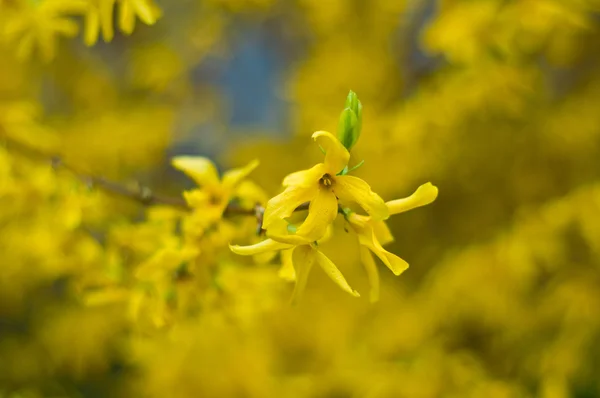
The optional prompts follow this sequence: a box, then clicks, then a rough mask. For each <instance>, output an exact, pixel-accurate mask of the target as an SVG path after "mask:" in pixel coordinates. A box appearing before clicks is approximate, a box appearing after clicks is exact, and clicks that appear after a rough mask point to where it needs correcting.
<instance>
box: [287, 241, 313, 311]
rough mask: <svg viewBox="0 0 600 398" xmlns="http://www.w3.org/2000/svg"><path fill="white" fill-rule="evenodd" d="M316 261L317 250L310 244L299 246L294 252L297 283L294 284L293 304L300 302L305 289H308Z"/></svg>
mask: <svg viewBox="0 0 600 398" xmlns="http://www.w3.org/2000/svg"><path fill="white" fill-rule="evenodd" d="M314 263H315V251H314V250H313V249H312V248H311V247H310V246H308V245H305V246H298V247H297V248H296V249H295V250H294V253H293V264H294V269H295V272H296V284H295V285H294V292H293V293H292V299H291V302H292V304H296V303H298V301H299V300H300V298H301V297H302V294H303V293H304V290H305V289H306V282H307V281H308V275H309V274H310V270H311V269H312V266H313V264H314Z"/></svg>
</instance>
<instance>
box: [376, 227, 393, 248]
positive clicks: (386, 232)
mask: <svg viewBox="0 0 600 398" xmlns="http://www.w3.org/2000/svg"><path fill="white" fill-rule="evenodd" d="M371 226H372V227H373V232H374V233H375V237H376V238H377V240H378V241H379V243H380V244H381V245H382V246H383V245H387V244H388V243H391V242H393V241H394V235H392V232H391V231H390V228H389V227H388V226H387V224H386V222H385V221H371Z"/></svg>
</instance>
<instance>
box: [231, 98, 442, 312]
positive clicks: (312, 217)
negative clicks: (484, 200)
mask: <svg viewBox="0 0 600 398" xmlns="http://www.w3.org/2000/svg"><path fill="white" fill-rule="evenodd" d="M346 105H347V107H346V108H345V109H344V111H342V114H341V116H340V129H339V131H338V137H339V138H338V137H336V136H334V135H333V134H331V133H329V132H327V131H317V132H316V133H314V134H313V135H312V138H313V139H314V141H315V142H316V143H317V144H318V145H319V147H320V148H321V150H322V151H323V153H324V160H323V162H322V163H318V164H316V165H315V166H313V167H312V168H310V169H308V170H302V171H298V172H295V173H292V174H290V175H288V176H287V177H285V178H284V180H283V187H284V191H283V192H282V193H280V194H279V195H277V196H275V197H273V198H271V199H270V200H269V201H268V203H267V206H266V209H265V212H264V219H263V223H262V228H263V229H264V230H265V231H266V235H267V237H268V239H266V240H264V241H262V242H260V243H256V244H254V245H250V246H238V245H234V246H231V250H232V251H233V252H234V253H237V254H240V255H256V254H261V253H265V252H270V251H284V252H285V253H286V254H285V256H286V258H287V259H288V261H287V262H286V266H287V271H285V272H284V275H288V276H289V277H290V279H293V280H295V281H296V285H295V289H294V293H293V297H292V300H293V301H295V300H296V299H297V298H298V297H299V296H300V295H301V294H302V292H303V290H304V288H305V286H306V281H307V279H308V274H309V272H310V270H311V268H312V266H313V265H314V264H315V263H316V264H318V265H319V266H320V267H321V268H322V269H323V271H325V273H326V274H327V275H328V276H329V277H330V278H331V279H332V280H333V282H335V283H336V284H337V285H338V286H339V287H340V288H341V289H342V290H344V291H345V292H348V293H349V294H351V295H353V296H355V297H358V296H360V295H359V293H358V292H357V291H356V290H354V289H353V288H352V287H350V285H349V284H348V282H347V281H346V279H345V278H344V276H343V275H342V273H341V272H340V271H339V269H338V268H337V267H336V266H335V264H334V263H333V262H332V261H331V260H330V259H329V258H327V256H325V255H324V254H323V253H322V252H321V251H320V250H319V248H318V242H319V241H320V240H322V239H323V238H325V236H326V235H327V233H328V231H329V229H330V228H331V227H332V226H333V223H334V221H335V219H336V218H337V215H338V214H339V213H342V214H343V216H344V218H345V219H346V221H347V222H348V223H349V224H350V225H351V227H352V230H353V231H354V232H355V233H356V235H357V237H358V242H359V244H360V255H361V260H362V263H363V265H364V267H365V269H366V271H367V274H368V276H369V282H370V285H371V292H370V299H371V301H377V299H378V297H379V276H378V271H377V268H376V266H375V263H374V260H373V257H372V255H371V252H372V253H374V254H375V255H376V256H377V257H379V258H380V259H381V261H382V262H383V263H384V264H385V265H386V266H387V267H388V268H389V269H390V270H391V271H392V272H393V273H394V274H395V275H400V274H401V273H402V272H403V271H404V270H406V269H407V268H408V264H407V263H406V262H405V261H404V260H402V259H401V258H400V257H398V256H396V255H395V254H392V253H390V252H388V251H386V250H385V249H384V248H383V247H382V244H386V243H390V242H391V241H392V240H393V237H392V235H391V233H390V231H389V229H388V228H387V226H386V224H385V220H386V219H387V218H388V217H389V216H390V215H393V214H398V213H401V212H404V211H407V210H410V209H413V208H415V207H419V206H423V205H426V204H429V203H431V202H433V201H434V200H435V198H436V197H437V194H438V190H437V188H436V187H435V186H433V185H432V184H431V183H427V184H425V185H422V186H421V187H419V189H417V191H416V192H415V193H414V194H413V195H411V196H410V197H408V198H404V199H397V200H392V201H390V202H387V203H386V202H384V200H383V199H382V198H381V197H380V196H379V195H378V194H376V193H375V192H373V191H372V190H371V187H370V186H369V184H368V183H367V182H365V181H364V180H362V179H360V178H359V177H356V176H352V175H349V172H350V171H351V170H352V169H355V168H356V167H355V168H352V169H349V167H348V163H349V161H350V152H349V149H350V148H351V147H352V146H353V145H354V144H355V143H356V141H357V140H358V136H359V134H360V126H361V123H362V120H361V119H362V115H361V112H362V105H361V103H360V101H358V98H357V97H356V94H355V93H353V92H350V94H349V95H348V98H347V100H346ZM342 143H345V145H344V144H342ZM360 165H362V163H359V166H360ZM306 205H308V214H307V216H306V218H305V219H304V220H303V221H302V222H301V223H300V225H296V224H294V223H291V222H289V221H288V218H289V217H290V216H291V215H292V214H293V213H294V212H295V211H296V210H298V209H299V208H301V207H302V206H306ZM355 206H356V207H358V209H360V210H358V211H361V210H362V212H364V213H365V214H359V213H358V212H357V211H354V210H352V209H353V208H354V207H355ZM290 257H291V258H292V264H293V271H294V272H293V273H292V271H291V270H292V268H291V267H290V266H289V258H290ZM290 275H291V276H290Z"/></svg>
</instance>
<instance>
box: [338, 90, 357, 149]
mask: <svg viewBox="0 0 600 398" xmlns="http://www.w3.org/2000/svg"><path fill="white" fill-rule="evenodd" d="M361 130H362V104H361V102H360V101H359V99H358V96H357V95H356V93H355V92H354V91H352V90H350V92H349V93H348V96H347V97H346V102H345V104H344V110H343V111H342V113H341V114H340V120H339V123H338V139H339V140H340V142H341V143H342V144H343V145H344V147H346V149H348V150H350V149H351V148H352V147H353V146H354V145H355V144H356V142H357V141H358V138H359V137H360V133H361Z"/></svg>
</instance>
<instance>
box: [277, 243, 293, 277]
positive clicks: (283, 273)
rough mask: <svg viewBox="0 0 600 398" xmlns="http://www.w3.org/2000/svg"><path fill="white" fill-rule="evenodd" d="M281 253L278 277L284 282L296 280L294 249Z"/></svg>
mask: <svg viewBox="0 0 600 398" xmlns="http://www.w3.org/2000/svg"><path fill="white" fill-rule="evenodd" d="M295 247H296V246H294V247H292V248H291V249H286V250H282V251H281V268H280V269H279V273H278V274H279V277H280V278H281V279H284V280H286V281H290V282H293V281H295V280H296V270H295V269H294V261H293V260H292V259H293V255H294V248H295Z"/></svg>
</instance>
